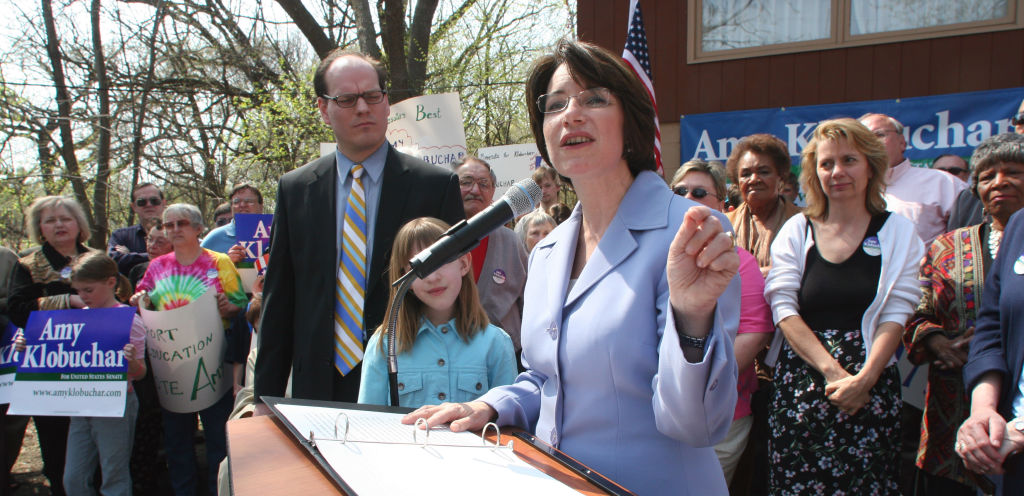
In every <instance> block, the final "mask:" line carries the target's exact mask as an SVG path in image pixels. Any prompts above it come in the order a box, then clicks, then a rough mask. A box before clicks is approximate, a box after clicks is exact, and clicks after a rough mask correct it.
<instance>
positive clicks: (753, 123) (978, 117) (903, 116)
mask: <svg viewBox="0 0 1024 496" xmlns="http://www.w3.org/2000/svg"><path fill="white" fill-rule="evenodd" d="M1021 99H1024V87H1020V88H1010V89H1002V90H992V91H975V92H970V93H954V94H947V95H936V96H922V97H914V98H902V99H896V100H875V101H863V102H849V103H835V104H828V105H809V106H803V107H782V108H770V109H759V110H741V111H735V112H716V113H710V114H692V115H685V116H682V117H680V120H679V123H680V126H679V134H680V136H679V139H680V141H679V143H680V145H679V146H680V154H679V156H680V157H681V160H682V161H683V162H685V161H687V160H690V159H691V158H702V159H705V160H720V161H722V162H724V161H725V160H726V159H728V158H729V153H731V152H732V148H733V146H735V145H736V143H737V142H738V141H739V140H740V138H742V137H744V136H747V135H750V134H756V133H769V134H774V135H775V136H778V137H779V138H781V139H782V140H783V141H785V142H786V144H787V145H788V147H789V154H790V155H792V156H793V161H794V163H799V155H800V153H801V152H802V151H803V149H804V147H805V146H806V145H807V141H808V140H810V137H811V133H812V132H813V131H814V128H815V126H817V123H818V122H821V121H823V120H826V119H832V118H836V117H852V118H854V119H856V118H858V117H860V116H861V115H863V114H866V113H869V112H871V113H881V114H887V115H890V116H892V117H895V118H896V119H897V120H899V121H900V122H901V123H902V124H903V126H904V129H903V136H904V137H905V138H906V140H907V151H906V156H907V158H909V159H910V160H911V161H913V162H915V163H922V162H931V160H932V159H934V158H935V157H938V156H939V155H943V154H947V153H951V154H954V155H960V156H962V157H969V156H970V155H971V153H972V152H973V151H974V147H976V146H978V144H979V143H981V142H982V141H983V140H984V139H985V138H988V137H989V136H992V135H994V134H999V133H1007V132H1010V133H1012V132H1013V125H1011V124H1010V117H1011V116H1012V115H1014V114H1015V113H1016V112H1017V107H1018V106H1019V105H1020V103H1021Z"/></svg>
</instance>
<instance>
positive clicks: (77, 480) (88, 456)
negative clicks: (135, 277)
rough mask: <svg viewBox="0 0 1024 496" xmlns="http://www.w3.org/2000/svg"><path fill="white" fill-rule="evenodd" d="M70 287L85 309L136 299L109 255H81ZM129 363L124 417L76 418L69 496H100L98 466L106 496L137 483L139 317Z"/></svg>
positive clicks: (21, 341)
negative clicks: (132, 471) (134, 450)
mask: <svg viewBox="0 0 1024 496" xmlns="http://www.w3.org/2000/svg"><path fill="white" fill-rule="evenodd" d="M71 287H72V288H74V289H75V290H76V291H77V292H78V296H79V297H81V298H82V302H83V303H85V308H113V307H123V306H126V305H124V304H123V303H121V302H120V301H118V300H117V296H116V294H121V295H123V296H127V295H130V294H131V283H129V282H128V279H127V278H125V277H124V276H122V275H120V274H118V272H117V263H115V262H114V260H113V259H112V258H110V257H109V256H107V254H105V253H103V252H101V251H94V252H89V253H86V254H85V255H82V256H81V257H80V258H79V259H78V260H76V261H75V262H74V264H73V265H72V266H71ZM15 349H17V350H18V351H24V349H25V338H24V337H23V336H19V337H18V338H17V340H16V341H15ZM122 351H123V353H124V358H125V360H126V361H127V362H128V394H127V398H126V403H125V407H124V415H123V416H121V417H72V418H71V425H70V427H69V429H68V446H67V458H66V462H65V464H64V490H65V491H67V493H68V494H76V495H77V494H96V488H95V487H93V480H94V479H95V477H94V475H95V474H96V465H97V464H99V465H100V468H101V470H102V471H103V485H102V487H101V488H100V492H102V493H103V494H104V495H105V496H107V495H130V494H131V493H132V480H131V474H130V473H129V462H130V460H131V454H132V442H133V440H134V439H135V417H136V415H137V414H138V410H139V400H138V399H137V398H136V397H135V392H134V390H133V389H132V381H134V380H137V379H141V378H142V377H143V376H145V375H146V362H145V353H146V327H145V325H144V324H143V323H142V319H141V318H139V316H138V315H135V317H134V320H133V321H132V328H131V333H130V335H129V339H128V343H127V344H125V345H124V348H123V350H122Z"/></svg>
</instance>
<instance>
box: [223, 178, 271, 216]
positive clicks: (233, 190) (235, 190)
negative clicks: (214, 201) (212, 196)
mask: <svg viewBox="0 0 1024 496" xmlns="http://www.w3.org/2000/svg"><path fill="white" fill-rule="evenodd" d="M246 189H251V190H252V192H253V193H256V201H258V202H260V205H263V193H260V190H259V189H258V188H256V186H253V185H252V184H251V183H238V184H236V185H235V187H234V188H231V192H230V193H228V200H231V199H232V198H234V197H235V195H236V194H238V192H239V191H242V190H246ZM228 209H229V210H230V209H231V206H230V205H228ZM214 216H216V214H214Z"/></svg>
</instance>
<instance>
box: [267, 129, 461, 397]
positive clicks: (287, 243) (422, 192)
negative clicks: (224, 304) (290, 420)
mask: <svg viewBox="0 0 1024 496" xmlns="http://www.w3.org/2000/svg"><path fill="white" fill-rule="evenodd" d="M384 146H388V148H389V149H388V155H387V159H386V162H385V165H384V173H383V175H382V182H381V191H380V200H379V203H378V207H377V219H376V227H375V230H374V240H373V247H372V250H373V251H372V252H371V253H372V255H371V262H370V263H371V266H370V271H369V277H368V278H367V288H366V289H367V290H366V302H365V305H364V310H363V321H364V324H365V328H366V329H367V330H368V331H367V333H366V339H367V340H368V339H369V335H370V334H371V333H372V332H373V329H374V328H376V327H377V326H378V325H380V323H381V322H382V321H383V320H384V313H385V312H386V311H387V308H386V307H387V301H388V294H389V286H390V284H389V282H388V272H387V265H388V259H389V257H390V253H391V244H392V243H393V242H394V239H395V234H396V233H397V232H398V229H399V228H401V227H402V225H404V224H405V223H406V222H408V221H410V220H412V219H415V218H417V217H423V216H431V217H437V218H440V219H443V220H444V221H446V222H448V223H451V224H454V223H456V222H458V221H460V220H462V219H463V218H464V217H465V212H464V211H463V209H462V195H461V192H460V190H459V183H458V177H457V176H455V175H454V174H452V173H451V172H449V171H447V170H445V169H442V168H440V167H437V166H433V165H429V164H427V163H425V162H423V161H420V160H417V159H415V158H413V157H410V156H408V155H405V154H403V153H400V152H398V151H396V150H395V149H394V148H392V147H391V146H390V145H387V144H385V145H384ZM335 171H336V165H335V155H334V154H330V155H327V156H325V157H321V158H319V159H317V160H314V161H313V162H310V163H308V164H306V165H304V166H302V167H300V168H298V169H295V170H294V171H291V172H289V173H287V174H285V175H284V176H282V177H281V180H280V181H279V183H278V189H277V208H276V211H275V212H274V224H273V227H272V229H271V241H270V246H271V250H270V261H269V263H268V264H267V275H266V282H265V284H264V289H263V297H264V300H263V316H262V320H261V323H260V324H261V325H260V327H259V339H260V343H259V344H260V352H259V355H258V358H257V360H256V370H255V383H254V386H255V394H256V397H257V398H259V397H260V396H262V395H268V396H284V391H285V385H286V383H287V380H288V373H289V372H292V373H293V377H292V396H293V397H295V398H302V399H316V400H333V401H349V402H355V401H356V399H357V395H358V391H359V376H360V372H361V369H362V367H360V366H357V367H356V368H355V369H353V370H352V371H351V372H349V373H348V374H346V375H345V377H344V378H341V377H340V375H339V374H338V372H337V371H336V370H335V368H334V363H333V360H334V345H333V343H334V317H333V316H334V298H335V296H334V295H335V277H336V272H337V258H336V257H337V253H336V247H335V240H336V239H337V234H336V231H337V222H336V218H335V215H336V211H337V208H336V206H337V199H336V191H335V181H336V175H335V174H336V172H335ZM364 344H365V343H364Z"/></svg>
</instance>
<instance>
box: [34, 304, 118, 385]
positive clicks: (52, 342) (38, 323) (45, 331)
mask: <svg viewBox="0 0 1024 496" xmlns="http://www.w3.org/2000/svg"><path fill="white" fill-rule="evenodd" d="M134 318H135V308H134V307H117V308H94V309H86V310H49V311H37V312H32V314H31V315H30V316H29V318H28V325H26V326H25V352H24V353H22V359H21V361H20V362H19V363H18V380H21V379H22V375H24V374H28V375H31V376H35V377H36V378H37V379H43V377H40V376H38V375H37V374H40V375H51V374H56V375H58V376H59V373H61V372H64V373H67V372H97V373H101V372H110V373H122V374H123V373H125V372H127V370H128V362H127V361H125V359H124V353H123V352H122V349H123V348H124V345H125V344H127V343H128V336H129V334H130V333H131V328H132V320H133V319H134ZM120 377H121V378H122V379H123V375H121V376H120ZM52 379H59V377H52Z"/></svg>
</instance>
